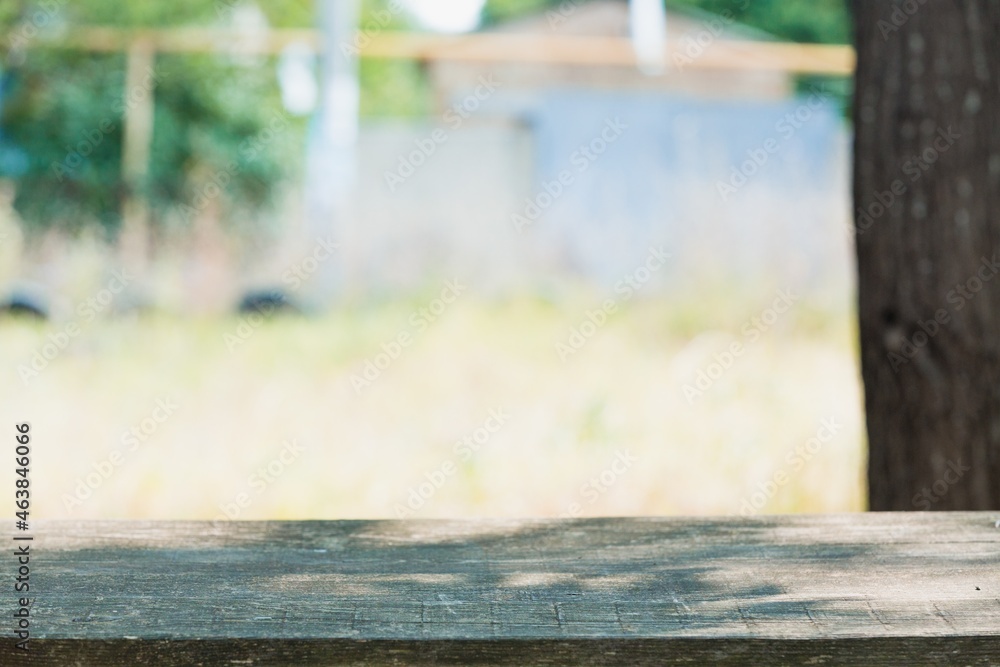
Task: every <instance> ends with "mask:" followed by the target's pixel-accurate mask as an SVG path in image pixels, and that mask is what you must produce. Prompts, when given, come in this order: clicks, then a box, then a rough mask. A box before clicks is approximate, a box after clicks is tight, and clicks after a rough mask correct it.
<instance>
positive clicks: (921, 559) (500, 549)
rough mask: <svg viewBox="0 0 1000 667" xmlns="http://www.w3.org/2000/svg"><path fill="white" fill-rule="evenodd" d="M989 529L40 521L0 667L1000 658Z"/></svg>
mask: <svg viewBox="0 0 1000 667" xmlns="http://www.w3.org/2000/svg"><path fill="white" fill-rule="evenodd" d="M998 519H1000V513H911V514H904V513H892V514H856V515H825V516H793V517H756V518H719V519H588V520H567V521H562V520H524V521H521V520H519V521H513V520H506V521H499V520H498V521H469V522H452V521H409V522H399V521H337V522H326V521H324V522H312V521H307V522H132V521H130V522H111V521H109V522H40V523H38V524H37V525H36V528H35V529H36V532H35V535H36V537H35V540H34V542H33V543H32V560H31V566H32V571H31V583H32V594H33V596H34V598H35V603H34V606H33V608H32V616H33V619H32V620H33V625H32V630H33V633H32V639H31V643H30V650H29V651H28V653H27V654H25V653H24V652H23V651H16V652H15V650H14V648H13V643H14V641H13V639H11V638H10V636H9V634H8V633H7V632H6V631H5V635H6V636H5V638H4V639H3V642H2V645H0V664H2V665H21V664H24V665H100V666H102V667H113V666H116V665H122V666H124V665H236V664H242V665H390V664H391V665H432V664H442V665H487V664H496V665H519V666H520V665H629V666H631V665H806V664H810V665H900V666H902V665H906V666H907V667H913V666H918V665H952V664H954V665H1000V528H997V527H996V525H995V524H996V522H997V520H998ZM11 595H12V593H11ZM5 616H6V617H7V618H10V617H9V615H8V614H5Z"/></svg>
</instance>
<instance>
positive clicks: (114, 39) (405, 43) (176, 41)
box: [27, 26, 854, 75]
mask: <svg viewBox="0 0 1000 667" xmlns="http://www.w3.org/2000/svg"><path fill="white" fill-rule="evenodd" d="M135 42H142V43H144V44H147V45H149V46H150V47H151V48H152V49H154V50H156V51H158V52H163V53H210V52H225V53H259V54H274V53H278V52H280V51H281V50H282V49H284V48H285V47H286V46H288V45H289V44H291V43H295V42H297V43H303V44H306V45H307V46H309V47H311V48H313V49H317V48H319V46H320V44H321V35H320V33H319V32H318V31H316V30H311V29H301V30H291V29H283V30H268V31H263V32H260V33H248V32H237V31H232V30H224V29H216V28H170V29H158V30H124V29H120V28H106V27H95V26H91V27H76V28H73V29H72V30H70V31H67V32H66V33H65V34H63V35H61V36H59V37H58V38H52V39H43V38H37V39H34V40H31V41H29V42H27V45H28V46H29V47H32V48H60V49H78V50H84V51H94V52H117V51H127V50H129V48H131V45H132V44H133V43H135ZM355 44H356V45H357V46H358V47H360V48H359V49H358V52H359V55H360V56H362V57H366V58H393V59H407V60H420V61H439V60H448V61H458V62H479V63H518V62H520V63H535V64H564V65H579V66H608V65H611V66H621V67H632V66H635V64H636V59H635V54H634V52H633V50H632V44H631V42H630V41H629V40H628V39H625V38H620V37H575V36H561V35H540V34H514V33H474V34H470V35H434V34H426V33H403V32H381V33H378V34H374V35H364V34H363V33H359V35H358V39H357V40H355V43H353V44H345V45H344V46H345V47H348V48H355ZM665 57H666V61H667V63H668V71H669V68H670V67H674V68H684V69H687V68H692V69H724V70H772V71H774V70H776V71H785V72H792V73H816V74H831V75H849V74H851V73H852V72H853V71H854V50H853V48H852V47H850V46H846V45H825V44H791V43H777V42H750V41H728V40H722V39H720V40H718V41H716V42H713V43H711V44H709V45H707V46H705V47H704V48H703V49H702V50H701V52H700V53H697V54H694V53H692V54H688V53H687V51H686V46H685V45H683V44H672V45H671V46H670V47H669V48H668V50H667V53H666V54H665Z"/></svg>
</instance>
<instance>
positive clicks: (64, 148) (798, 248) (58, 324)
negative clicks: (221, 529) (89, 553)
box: [0, 0, 865, 519]
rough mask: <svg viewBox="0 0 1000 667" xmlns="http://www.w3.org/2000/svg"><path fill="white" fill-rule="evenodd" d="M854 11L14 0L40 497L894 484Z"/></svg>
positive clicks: (518, 512) (208, 507) (269, 509)
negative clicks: (856, 158) (882, 434)
mask: <svg viewBox="0 0 1000 667" xmlns="http://www.w3.org/2000/svg"><path fill="white" fill-rule="evenodd" d="M843 5H844V3H842V2H840V0H824V1H816V0H782V1H780V2H779V1H777V0H774V1H771V2H768V1H764V0H760V1H757V0H755V1H754V2H752V3H750V2H745V1H743V0H668V2H667V3H666V5H663V4H661V3H660V2H656V1H652V2H647V1H643V0H634V1H633V2H631V3H629V2H624V1H617V0H578V1H575V2H574V1H570V0H562V1H558V2H557V1H551V2H550V1H546V0H486V1H485V2H481V1H478V0H449V1H447V2H445V1H443V0H441V1H432V0H426V1H420V0H410V1H408V2H407V1H399V2H397V1H392V2H389V1H388V0H386V1H384V2H383V1H381V0H379V1H375V0H372V1H369V0H365V1H364V2H361V3H358V4H357V5H354V4H353V3H350V2H339V1H336V2H330V3H323V2H319V0H317V2H315V3H314V2H310V1H308V0H272V1H269V2H260V3H255V2H237V1H233V0H176V1H175V2H171V3H165V2H142V3H121V2H113V1H111V0H74V1H73V2H65V1H62V2H61V1H60V0H49V1H44V2H25V1H22V2H5V3H4V4H3V5H2V6H0V26H2V28H0V30H2V32H0V34H2V35H3V40H2V47H0V48H2V59H0V299H2V300H3V306H2V310H0V367H2V368H3V370H4V375H3V382H2V383H0V410H2V414H3V415H4V417H5V421H7V422H8V423H14V422H15V421H17V422H21V421H29V422H30V423H31V424H32V430H33V433H34V434H35V438H36V440H35V443H36V444H35V448H34V457H35V460H34V468H33V474H34V483H33V488H36V489H38V491H37V496H36V497H35V498H33V502H34V506H35V508H36V510H37V511H38V513H39V514H40V515H43V516H46V517H51V518H57V517H58V518H98V517H101V518H192V519H211V518H220V519H221V518H230V519H251V518H295V519H307V518H349V517H351V518H353V517H358V518H376V517H417V516H419V517H443V516H449V517H462V516H526V515H531V516H565V515H569V516H594V515H647V514H658V515H662V514H708V513H711V514H737V513H743V514H749V513H767V512H782V513H785V512H814V511H815V512H819V511H822V512H834V511H854V510H861V509H863V508H864V486H863V468H864V456H865V453H864V452H865V443H864V435H863V428H862V417H861V414H862V413H861V407H862V406H861V388H860V381H859V376H858V368H857V362H856V358H857V350H856V342H855V338H856V324H855V314H854V286H853V270H854V269H853V260H852V257H851V249H852V245H851V244H852V240H851V235H850V225H851V222H850V204H849V201H850V199H849V192H848V183H849V173H848V156H849V144H850V136H851V130H850V127H849V123H848V121H847V119H846V118H845V110H846V108H847V105H848V104H849V97H850V90H851V81H850V71H849V70H850V63H849V61H848V59H846V58H845V57H844V54H846V53H848V51H849V49H847V48H846V47H837V46H836V45H843V44H846V43H847V42H848V41H849V35H848V16H847V14H846V9H845V7H844V6H843ZM823 44H825V45H831V46H830V47H829V49H827V50H824V49H823V48H822V47H815V48H812V47H809V46H808V45H823ZM803 45H806V46H803ZM769 54H770V55H769ZM774 54H777V55H774ZM848 55H849V54H848ZM844 63H847V64H846V65H845V64H844ZM4 474H7V473H4Z"/></svg>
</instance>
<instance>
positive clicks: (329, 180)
mask: <svg viewBox="0 0 1000 667" xmlns="http://www.w3.org/2000/svg"><path fill="white" fill-rule="evenodd" d="M318 7H319V27H320V32H321V35H322V46H321V53H320V67H319V78H320V82H319V109H318V115H317V118H316V126H315V128H314V130H313V134H312V140H311V145H310V147H309V150H310V158H309V165H308V171H309V174H308V177H307V214H308V215H309V218H310V219H309V224H308V229H309V231H310V240H311V241H315V239H316V238H317V237H322V238H324V239H325V238H332V239H333V240H334V241H335V242H339V241H340V239H341V238H342V237H343V235H344V231H345V225H347V224H350V220H349V214H350V208H351V203H352V194H353V192H354V189H355V181H356V177H357V175H356V159H357V155H356V146H357V138H358V100H359V96H360V94H359V85H358V62H357V58H356V57H355V56H354V55H353V53H352V52H353V49H352V48H349V47H353V43H354V31H355V30H356V29H357V23H358V0H319V2H318ZM341 252H343V247H341ZM341 267H343V257H342V255H338V256H335V257H332V258H330V259H328V260H326V261H324V263H323V265H322V266H321V267H320V269H319V270H318V271H317V273H316V275H315V277H314V279H313V280H314V281H315V283H316V284H315V285H314V286H313V287H314V290H313V291H314V294H315V295H316V296H317V298H319V299H320V300H323V301H328V300H329V299H331V298H333V297H334V296H335V295H336V294H337V292H339V291H341V288H342V287H343V285H342V281H343V273H342V271H341V270H340V269H341Z"/></svg>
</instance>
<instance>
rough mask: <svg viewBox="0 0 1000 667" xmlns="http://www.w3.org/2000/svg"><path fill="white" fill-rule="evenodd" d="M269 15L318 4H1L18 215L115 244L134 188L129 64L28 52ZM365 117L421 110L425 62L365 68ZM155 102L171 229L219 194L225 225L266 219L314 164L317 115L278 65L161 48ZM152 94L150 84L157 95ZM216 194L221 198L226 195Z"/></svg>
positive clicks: (3, 132) (176, 0) (97, 0)
mask: <svg viewBox="0 0 1000 667" xmlns="http://www.w3.org/2000/svg"><path fill="white" fill-rule="evenodd" d="M251 7H254V8H257V10H258V11H259V12H261V13H262V15H263V17H264V18H265V19H266V22H267V23H268V24H269V25H271V26H273V27H281V28H290V27H309V26H312V25H314V24H315V9H314V6H313V1H312V0H268V1H267V2H266V3H261V4H260V5H259V6H258V5H251V4H244V3H243V1H242V0H171V2H161V1H150V2H136V3H132V2H129V3H123V2H120V0H74V1H73V2H72V3H70V2H68V0H39V1H37V2H28V1H27V0H20V2H4V3H2V4H0V34H2V35H5V36H6V40H5V43H4V46H3V47H2V50H0V177H7V178H12V179H14V181H15V182H16V186H17V190H16V191H17V196H16V199H15V207H16V209H17V211H18V213H19V214H20V215H21V217H22V219H23V220H24V221H25V223H26V224H27V225H28V226H29V228H32V229H34V230H43V229H48V228H52V227H57V228H61V229H74V228H80V227H83V226H90V225H94V224H96V225H98V226H100V227H102V228H104V229H105V230H106V231H107V232H108V234H109V236H110V235H113V234H114V233H115V232H116V231H117V230H118V228H119V226H120V224H121V207H122V206H121V204H122V197H123V196H124V194H125V190H126V185H125V181H124V178H123V174H122V141H123V130H124V127H123V126H124V111H125V107H126V105H127V104H128V103H129V102H128V98H127V97H126V91H125V90H124V86H125V69H126V58H125V55H124V54H120V53H110V54H108V53H88V52H83V51H63V50H56V49H45V48H25V47H26V46H31V41H32V40H36V39H43V38H44V37H45V36H46V35H48V34H54V33H58V32H59V31H60V30H63V29H65V28H66V26H73V25H103V26H115V27H125V28H127V27H148V28H151V27H160V28H162V27H172V26H200V27H204V26H227V25H232V23H233V21H234V20H235V17H237V15H238V12H243V17H244V18H246V12H247V11H251V12H252V11H253V10H252V9H250V8H251ZM383 8H384V3H382V2H379V1H378V0H364V2H363V3H362V15H361V22H360V23H361V25H360V29H361V30H369V31H381V30H386V29H399V28H400V27H402V26H403V25H404V24H405V21H406V17H405V15H404V14H403V13H402V12H395V13H393V12H390V13H389V17H390V20H389V22H388V23H387V22H386V21H385V20H384V17H385V16H386V14H385V13H384V12H383V13H382V14H380V15H379V16H380V20H375V19H374V18H373V14H374V12H376V11H378V10H380V9H383ZM360 76H361V85H362V100H361V108H362V113H363V114H365V115H374V116H379V115H408V114H419V113H421V112H423V111H424V109H425V108H426V106H427V105H426V101H425V100H426V98H427V95H426V92H425V89H424V84H423V78H422V76H421V73H420V69H419V66H418V65H416V64H413V63H403V62H396V61H386V60H377V61H374V60H373V61H371V62H364V63H363V64H362V66H361V70H360ZM154 87H155V94H154V98H153V99H154V101H155V107H154V131H153V137H152V154H151V160H150V164H149V172H148V175H147V178H146V179H145V182H143V183H141V184H139V187H140V188H141V190H142V194H143V195H144V197H145V198H146V200H147V201H148V202H149V203H150V205H151V213H152V219H151V223H152V224H153V225H154V226H155V227H162V226H164V225H167V224H168V223H169V222H171V221H177V222H180V223H181V224H185V223H187V222H190V219H191V218H192V217H193V215H194V214H195V213H196V212H197V210H198V209H199V208H201V206H202V205H203V204H204V203H205V201H206V197H209V198H211V197H214V198H215V199H216V203H217V204H218V207H219V214H220V215H221V218H222V220H223V221H224V222H234V221H241V223H242V222H245V221H248V220H253V219H260V218H261V216H259V215H258V213H259V211H260V210H262V209H266V207H267V205H268V204H269V203H271V202H273V200H274V197H275V195H276V194H277V193H278V192H280V189H281V185H282V184H283V183H285V182H287V181H289V180H291V179H293V178H294V177H296V176H297V173H296V170H298V169H301V168H302V165H303V162H304V160H303V155H304V144H305V141H306V135H307V132H308V120H307V119H305V118H296V117H292V116H290V115H288V114H287V113H286V112H285V111H284V109H283V106H282V104H281V98H280V90H279V86H278V84H277V76H276V59H275V58H273V57H232V56H226V55H200V54H199V55H184V54H160V55H158V56H157V57H156V59H155V64H154V67H153V70H152V71H151V72H149V73H148V75H147V76H146V77H144V82H143V86H142V89H141V90H130V91H127V94H128V96H140V95H144V94H149V93H150V92H151V90H152V89H153V88H154ZM147 88H148V90H147ZM216 187H218V188H219V190H218V193H219V194H216V192H217V191H216V190H215V188H216Z"/></svg>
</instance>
